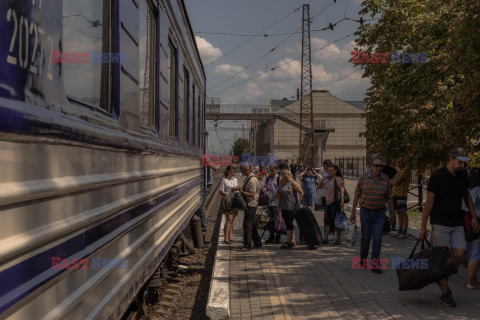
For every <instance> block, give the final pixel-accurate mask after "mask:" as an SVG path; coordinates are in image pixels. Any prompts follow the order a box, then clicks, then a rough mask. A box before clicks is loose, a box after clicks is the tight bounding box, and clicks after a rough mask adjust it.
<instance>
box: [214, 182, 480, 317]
mask: <svg viewBox="0 0 480 320" xmlns="http://www.w3.org/2000/svg"><path fill="white" fill-rule="evenodd" d="M352 185H354V183H351V185H350V184H349V185H347V190H348V191H349V192H350V194H351V195H352V196H353V190H351V189H352V188H353V187H354V186H353V187H352ZM347 215H348V214H347ZM315 216H316V218H317V221H318V222H319V225H320V226H323V212H322V211H315ZM357 216H358V215H357ZM242 221H243V214H242V213H240V214H239V216H238V217H237V218H236V219H235V225H234V240H235V242H234V243H232V244H231V245H230V265H229V271H230V274H229V282H230V315H231V319H255V320H258V319H265V320H266V319H275V320H276V319H285V320H288V319H369V320H370V319H478V318H480V290H469V289H466V288H465V286H464V282H465V281H466V278H467V273H466V269H465V268H461V269H460V270H459V273H458V274H457V275H455V276H453V277H452V278H451V280H450V282H449V285H450V287H451V288H452V289H453V297H454V299H455V300H456V302H457V305H458V306H457V307H456V308H449V307H445V306H443V305H441V304H440V302H439V298H440V292H439V289H438V287H437V286H436V285H430V286H428V287H426V288H423V289H422V290H420V291H407V292H400V291H398V281H397V277H396V273H395V270H391V269H388V270H383V271H384V273H383V274H381V275H377V274H374V273H372V272H371V271H370V270H352V268H351V258H352V257H358V256H359V251H360V246H359V240H360V234H359V235H358V236H359V237H358V241H357V244H356V245H355V246H354V247H347V246H346V245H342V246H332V245H329V246H322V247H321V248H320V249H318V250H317V251H309V250H307V248H306V246H305V245H298V246H297V247H295V248H293V249H290V250H282V249H280V245H279V244H266V245H265V244H264V246H263V247H262V248H260V249H253V250H251V251H247V252H243V251H241V250H240V248H241V246H242V234H243V230H242ZM266 238H267V234H265V236H264V238H263V239H264V240H265V239H266ZM221 240H223V239H221ZM282 241H283V242H284V241H285V236H283V237H282ZM330 242H333V241H330ZM297 243H298V244H299V243H300V241H299V239H298V234H297ZM414 244H415V239H414V238H413V237H412V238H409V239H395V238H392V237H391V236H389V235H386V236H384V237H383V246H382V252H381V258H389V259H391V257H407V256H408V255H409V253H410V251H411V249H412V248H413V246H414Z"/></svg>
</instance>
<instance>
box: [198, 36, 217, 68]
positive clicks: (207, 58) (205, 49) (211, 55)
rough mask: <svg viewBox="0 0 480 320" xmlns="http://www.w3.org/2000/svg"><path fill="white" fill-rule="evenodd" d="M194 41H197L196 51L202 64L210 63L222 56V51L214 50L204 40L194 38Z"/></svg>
mask: <svg viewBox="0 0 480 320" xmlns="http://www.w3.org/2000/svg"><path fill="white" fill-rule="evenodd" d="M195 40H196V41H197V47H198V51H200V56H201V57H202V60H203V63H208V62H211V61H213V60H215V59H216V58H218V57H220V56H221V55H222V51H221V50H220V49H218V48H215V47H214V46H213V45H212V44H211V43H210V42H208V41H207V40H205V39H204V38H202V37H199V36H195Z"/></svg>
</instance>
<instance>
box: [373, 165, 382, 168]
mask: <svg viewBox="0 0 480 320" xmlns="http://www.w3.org/2000/svg"><path fill="white" fill-rule="evenodd" d="M373 166H374V167H376V168H383V164H374V165H373Z"/></svg>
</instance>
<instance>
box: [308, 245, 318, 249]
mask: <svg viewBox="0 0 480 320" xmlns="http://www.w3.org/2000/svg"><path fill="white" fill-rule="evenodd" d="M307 249H308V250H317V247H315V246H312V245H311V244H307Z"/></svg>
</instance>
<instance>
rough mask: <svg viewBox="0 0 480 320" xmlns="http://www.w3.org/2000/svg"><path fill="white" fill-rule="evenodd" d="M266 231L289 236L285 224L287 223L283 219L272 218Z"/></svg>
mask: <svg viewBox="0 0 480 320" xmlns="http://www.w3.org/2000/svg"><path fill="white" fill-rule="evenodd" d="M265 229H266V230H269V231H272V232H280V233H281V234H284V235H286V234H287V225H286V224H285V221H283V219H281V220H279V219H274V218H271V219H270V220H269V221H268V222H267V225H266V227H265Z"/></svg>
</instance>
